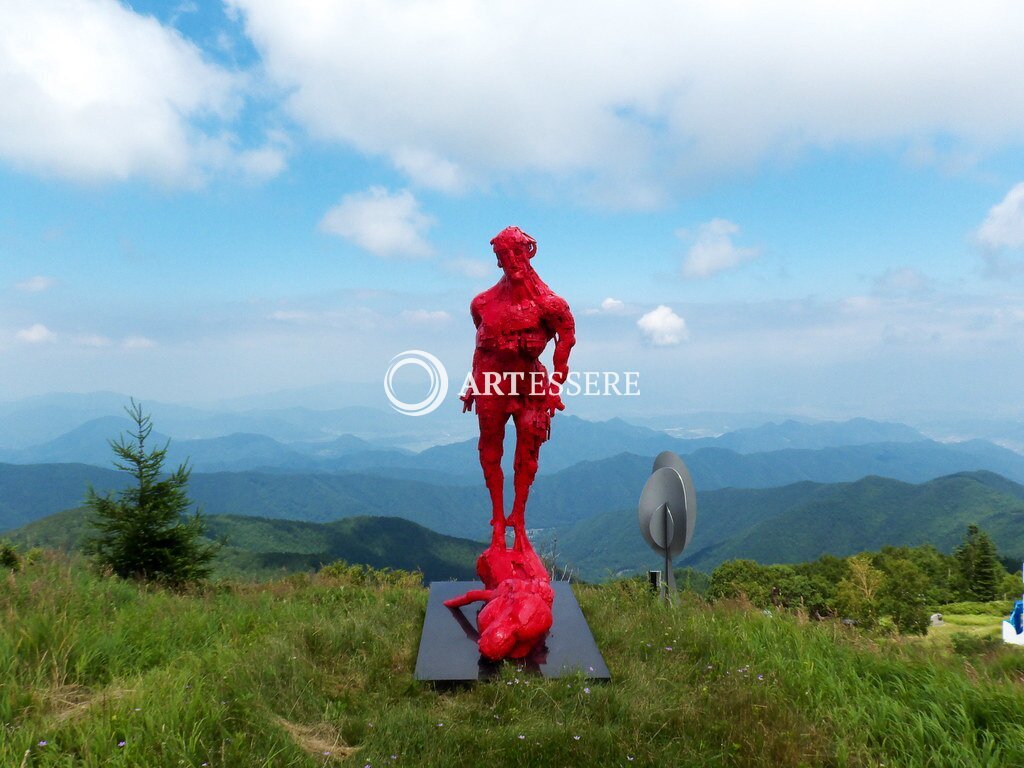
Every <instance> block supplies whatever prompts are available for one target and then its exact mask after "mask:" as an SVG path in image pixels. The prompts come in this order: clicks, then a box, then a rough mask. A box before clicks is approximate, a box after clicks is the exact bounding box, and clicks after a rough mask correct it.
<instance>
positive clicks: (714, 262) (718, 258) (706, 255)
mask: <svg viewBox="0 0 1024 768" xmlns="http://www.w3.org/2000/svg"><path fill="white" fill-rule="evenodd" d="M739 231H740V228H739V226H738V225H736V224H733V223H732V222H731V221H727V220H726V219H712V220H711V221H708V222H705V223H704V224H701V225H700V227H698V228H697V237H696V239H695V241H694V243H693V245H691V246H690V249H689V251H687V253H686V258H684V259H683V275H684V276H685V277H697V278H700V277H710V276H711V275H714V274H716V273H718V272H723V271H725V270H728V269H734V268H735V267H738V266H739V265H740V264H743V263H745V262H748V261H751V260H753V259H756V258H757V257H758V256H759V255H760V253H761V252H760V249H758V248H740V247H739V246H737V245H735V244H734V243H733V241H732V238H733V236H734V235H738V234H739ZM677 234H680V235H681V236H682V235H684V234H685V233H683V232H679V233H677Z"/></svg>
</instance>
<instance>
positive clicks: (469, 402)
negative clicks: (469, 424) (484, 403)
mask: <svg viewBox="0 0 1024 768" xmlns="http://www.w3.org/2000/svg"><path fill="white" fill-rule="evenodd" d="M459 400H461V401H462V412H463V413H465V412H466V411H468V410H470V409H471V408H472V407H473V393H472V392H467V393H466V394H464V395H463V396H462V397H460V398H459Z"/></svg>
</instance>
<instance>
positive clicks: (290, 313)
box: [269, 309, 310, 323]
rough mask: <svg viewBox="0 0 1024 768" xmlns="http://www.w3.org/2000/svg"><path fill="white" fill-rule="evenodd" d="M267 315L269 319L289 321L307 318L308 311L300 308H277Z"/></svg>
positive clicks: (308, 316) (308, 315)
mask: <svg viewBox="0 0 1024 768" xmlns="http://www.w3.org/2000/svg"><path fill="white" fill-rule="evenodd" d="M269 317H270V319H271V320H280V321H281V322H285V323H289V322H295V321H301V320H308V319H309V318H310V313H309V312H305V311H303V310H301V309H278V310H275V311H273V312H271V313H270V315H269Z"/></svg>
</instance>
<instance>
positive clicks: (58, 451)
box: [0, 415, 1024, 483]
mask: <svg viewBox="0 0 1024 768" xmlns="http://www.w3.org/2000/svg"><path fill="white" fill-rule="evenodd" d="M399 418H405V417H399ZM467 418H468V419H472V417H470V416H467ZM407 420H408V419H407ZM154 423H156V424H157V432H155V433H154V435H153V436H152V438H151V444H159V443H162V442H166V441H167V439H168V438H167V436H166V434H164V433H162V432H160V429H162V425H161V424H160V423H159V422H154ZM130 426H131V423H130V422H129V421H128V419H126V418H125V417H123V416H104V417H100V418H97V419H93V420H90V421H88V422H86V423H85V424H82V425H80V426H78V427H76V428H75V429H73V430H71V431H69V432H66V433H64V434H62V435H60V436H58V437H56V438H54V439H52V440H49V441H46V442H44V443H41V444H38V445H34V446H28V447H24V448H17V449H13V448H12V449H0V462H6V463H12V464H41V463H84V464H95V465H97V466H104V467H106V466H110V458H111V453H110V448H109V446H108V441H109V440H110V439H112V438H116V437H117V436H118V435H119V434H121V433H124V432H126V431H127V430H128V429H129V428H130ZM514 432H515V430H514V428H513V427H512V426H511V425H510V426H509V428H508V430H507V432H506V452H507V453H508V454H511V453H512V451H513V449H514V444H515V443H514V440H515V436H514ZM2 436H3V433H2V432H0V439H2ZM921 441H925V438H924V436H923V435H921V434H920V433H919V432H917V431H915V430H913V429H911V428H910V427H907V426H905V425H902V424H890V423H885V422H875V421H870V420H868V419H853V420H850V421H846V422H821V423H818V424H803V423H800V422H796V421H785V422H782V423H779V424H765V425H762V426H760V427H757V428H755V429H742V430H737V431H736V432H730V433H726V434H724V435H720V436H718V437H715V438H702V439H694V440H683V439H679V438H674V437H671V436H670V435H667V434H666V433H664V432H659V431H656V430H653V429H648V428H647V427H640V426H636V425H633V424H629V423H627V422H625V421H623V420H621V419H610V420H608V421H600V422H595V421H586V420H584V419H580V418H577V417H575V416H571V415H559V416H558V417H557V419H556V421H555V423H554V428H553V429H552V434H551V439H550V440H549V441H548V442H547V443H546V444H545V445H544V447H543V449H542V457H543V458H542V461H541V471H542V472H544V473H546V474H551V473H554V472H558V471H560V470H563V469H566V468H568V467H571V466H573V465H575V464H578V463H579V462H581V461H595V460H600V459H604V458H608V457H610V456H615V455H618V454H620V453H632V454H636V455H639V456H654V455H657V454H658V453H660V452H661V451H663V450H673V451H676V452H677V453H680V454H684V455H685V454H692V453H694V452H696V451H699V450H700V449H702V448H723V449H728V450H731V451H735V452H737V453H741V454H751V453H762V452H768V451H777V450H783V449H794V450H813V449H823V448H833V447H846V446H858V445H874V444H881V443H912V442H921ZM984 448H985V446H983V445H981V444H977V445H973V446H972V445H967V446H966V448H965V449H966V450H968V451H971V452H978V451H980V450H983V449H984ZM1003 450H1004V453H1010V452H1006V451H1005V449H1003ZM186 459H187V460H189V462H190V464H191V465H192V467H193V468H194V469H196V470H197V471H200V472H241V471H246V470H272V471H276V472H339V471H367V470H369V471H375V470H381V469H388V470H390V471H389V472H388V473H387V474H389V475H394V474H395V470H402V469H405V470H410V471H412V472H414V473H416V472H426V473H435V474H436V473H440V475H438V479H440V480H441V481H442V482H446V483H450V482H459V481H466V482H474V483H475V482H478V480H479V477H480V472H479V466H478V457H477V440H476V438H473V439H469V440H463V441H458V442H454V443H449V444H444V445H436V446H433V447H430V448H427V449H426V450H423V451H421V452H419V453H414V452H411V451H409V450H401V449H398V448H396V447H394V446H391V445H388V444H386V441H382V440H376V441H371V440H366V439H363V438H360V437H357V436H355V435H352V434H345V435H338V436H336V437H333V438H331V439H330V440H318V441H294V442H287V443H285V442H281V441H278V440H275V439H274V438H272V437H269V436H268V435H266V434H257V433H249V432H245V433H235V434H230V435H226V436H221V437H213V438H203V439H185V440H182V439H174V440H171V442H170V449H169V453H168V460H169V462H170V463H172V464H178V463H181V462H184V461H185V460H186ZM1007 461H1009V460H1007ZM1004 465H1008V464H1007V462H1004ZM1022 466H1024V464H1022ZM992 468H993V469H997V470H1002V469H1005V466H999V467H992Z"/></svg>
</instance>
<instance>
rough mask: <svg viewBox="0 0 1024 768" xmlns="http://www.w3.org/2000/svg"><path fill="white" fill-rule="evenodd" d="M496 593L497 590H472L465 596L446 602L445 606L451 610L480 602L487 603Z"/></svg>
mask: <svg viewBox="0 0 1024 768" xmlns="http://www.w3.org/2000/svg"><path fill="white" fill-rule="evenodd" d="M494 593H495V590H493V589H471V590H469V592H467V593H466V594H464V595H459V596H458V597H453V598H452V599H451V600H445V601H444V604H445V605H446V606H448V607H449V608H460V607H462V606H463V605H469V604H470V603H475V602H477V601H480V600H482V601H483V602H485V603H486V602H487V601H489V600H490V599H491V598H493V597H494Z"/></svg>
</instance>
